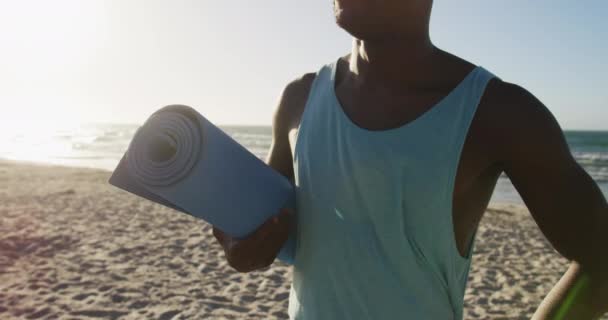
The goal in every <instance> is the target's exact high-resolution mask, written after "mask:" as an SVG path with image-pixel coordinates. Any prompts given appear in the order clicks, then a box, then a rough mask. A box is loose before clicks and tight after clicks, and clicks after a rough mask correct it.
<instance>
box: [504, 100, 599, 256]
mask: <svg viewBox="0 0 608 320" xmlns="http://www.w3.org/2000/svg"><path fill="white" fill-rule="evenodd" d="M521 90H523V89H521ZM518 94H519V95H520V96H519V97H518V98H516V99H514V103H517V105H514V106H513V112H515V113H516V115H517V116H518V119H519V121H518V122H513V123H512V125H513V126H514V129H513V130H510V133H511V137H509V138H508V139H505V140H504V141H505V142H504V143H503V147H504V150H503V155H502V163H503V168H504V171H505V173H506V174H507V176H508V177H509V178H510V180H511V182H512V183H513V186H514V187H515V188H516V190H517V191H518V193H519V194H520V195H521V197H522V199H523V200H524V202H525V204H526V206H527V207H528V209H529V210H530V213H531V214H532V216H533V218H534V219H535V221H536V222H537V224H538V226H539V228H540V229H541V231H542V232H543V234H544V235H545V236H546V237H547V239H548V240H549V241H550V242H551V243H552V244H553V246H554V247H555V248H556V249H557V250H558V251H559V252H560V253H561V254H562V255H564V256H566V257H567V258H569V259H578V258H580V257H583V256H585V257H588V256H589V255H590V254H592V253H591V252H590V250H591V248H592V247H593V245H592V244H593V243H594V242H595V241H597V240H599V239H598V238H597V237H598V236H599V234H598V233H597V232H596V230H597V227H598V225H605V224H606V221H605V219H603V218H602V217H601V211H602V210H603V211H605V210H606V209H605V208H606V200H605V199H604V197H603V195H602V193H601V191H600V190H599V187H598V186H597V184H596V183H595V182H594V181H593V179H592V178H591V177H590V176H589V174H587V172H585V170H584V169H583V168H582V167H581V166H580V165H579V164H578V163H577V162H576V160H575V159H574V157H573V156H572V153H571V151H570V149H569V147H568V144H567V142H566V139H565V136H564V134H563V131H562V129H561V127H560V126H559V124H558V122H557V120H556V119H555V117H554V116H553V115H552V114H551V112H550V111H549V110H548V109H547V108H546V107H545V106H544V105H543V104H542V103H541V102H540V101H538V99H536V98H535V97H533V96H532V95H531V94H530V93H529V92H527V91H525V90H523V92H519V93H518ZM606 227H608V226H606Z"/></svg>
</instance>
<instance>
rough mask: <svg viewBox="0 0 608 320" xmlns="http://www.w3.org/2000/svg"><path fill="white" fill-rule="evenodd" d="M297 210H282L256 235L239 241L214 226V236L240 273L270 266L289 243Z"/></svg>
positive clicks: (256, 232) (260, 228)
mask: <svg viewBox="0 0 608 320" xmlns="http://www.w3.org/2000/svg"><path fill="white" fill-rule="evenodd" d="M293 219H294V214H293V210H291V209H288V208H283V209H281V211H280V213H279V214H277V215H275V216H273V217H271V218H269V219H268V220H266V221H265V222H264V223H263V224H262V225H261V226H259V227H258V228H257V229H256V230H255V231H254V232H252V233H251V234H249V235H248V236H246V237H245V238H242V239H236V238H233V237H230V236H229V235H227V234H225V233H224V232H222V231H221V230H220V229H218V228H216V227H215V226H213V236H214V237H215V238H216V239H217V241H218V242H219V244H220V245H221V246H222V248H223V249H224V253H225V255H226V260H227V261H228V264H229V265H230V266H231V267H233V268H234V269H235V270H236V271H238V272H250V271H253V270H258V269H262V268H265V267H268V266H270V265H271V264H272V263H273V262H274V259H275V258H276V257H277V255H278V254H279V251H281V248H282V247H283V245H284V244H285V242H286V241H287V237H288V236H289V231H290V226H291V224H292V223H294V222H293Z"/></svg>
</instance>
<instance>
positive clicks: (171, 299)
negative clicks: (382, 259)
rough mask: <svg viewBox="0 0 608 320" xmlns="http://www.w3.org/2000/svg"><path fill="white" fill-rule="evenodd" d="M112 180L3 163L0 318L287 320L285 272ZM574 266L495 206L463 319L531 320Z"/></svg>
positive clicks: (509, 210) (95, 173) (509, 211)
mask: <svg viewBox="0 0 608 320" xmlns="http://www.w3.org/2000/svg"><path fill="white" fill-rule="evenodd" d="M109 175H110V172H108V171H102V170H96V169H82V168H68V167H58V166H45V165H33V164H25V163H18V162H9V161H0V319H163V320H168V319H287V318H288V317H287V305H288V292H289V286H290V281H291V270H290V268H289V267H288V266H286V265H284V264H282V263H281V262H275V263H274V264H273V265H272V266H271V267H269V268H267V269H265V270H260V271H256V272H251V273H246V274H245V273H238V272H236V271H235V270H233V269H232V268H230V267H229V266H228V264H227V263H226V261H225V258H224V253H223V251H221V248H220V247H219V245H218V244H217V243H216V242H215V239H214V238H213V236H212V234H211V228H210V226H209V225H207V224H206V223H205V222H203V221H201V220H197V219H195V218H193V217H190V216H188V215H186V214H182V213H178V212H175V211H173V210H171V209H168V208H165V207H162V206H160V205H156V204H153V203H152V202H149V201H146V200H143V199H141V198H138V197H135V196H133V195H131V194H128V193H126V192H124V191H121V190H118V189H117V188H114V187H112V186H110V185H108V184H107V179H108V177H109ZM567 265H568V264H567V261H566V260H565V259H563V258H562V257H560V255H559V254H557V253H556V252H555V251H554V250H553V249H552V247H551V246H550V244H549V243H548V242H547V241H546V240H545V238H544V237H543V236H542V234H541V233H540V231H539V230H538V228H537V227H536V225H535V223H534V221H533V220H532V219H531V218H530V216H529V213H528V212H527V210H526V208H525V207H523V206H519V205H510V204H492V205H491V207H490V208H489V209H488V211H487V213H486V216H485V218H484V219H483V221H482V223H481V226H480V229H479V231H478V236H477V241H476V245H475V252H474V257H473V265H472V269H471V273H470V280H469V284H468V289H467V295H466V304H465V319H529V318H530V317H531V316H532V314H533V312H534V310H535V309H536V307H537V306H538V304H539V303H540V301H541V300H542V298H543V297H544V295H545V294H546V293H547V292H548V291H549V290H550V288H551V287H552V286H553V284H554V283H555V282H556V281H557V280H558V279H559V277H560V276H561V275H562V273H563V272H564V271H565V270H566V268H567ZM604 319H608V317H605V318H604Z"/></svg>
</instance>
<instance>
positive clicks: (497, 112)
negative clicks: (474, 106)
mask: <svg viewBox="0 0 608 320" xmlns="http://www.w3.org/2000/svg"><path fill="white" fill-rule="evenodd" d="M480 107H482V108H483V109H484V110H485V112H484V114H485V115H486V116H485V117H484V119H485V120H486V121H489V122H491V124H492V126H494V127H496V128H503V129H506V128H514V127H520V128H521V126H526V125H534V126H537V125H542V123H543V122H546V121H547V120H551V119H549V118H552V115H551V112H550V111H549V110H548V109H547V107H546V106H545V105H544V104H543V103H542V102H541V101H540V100H539V99H538V98H537V97H536V96H534V95H533V94H532V93H531V92H530V91H528V90H527V89H526V88H524V87H522V86H520V85H518V84H515V83H510V82H506V81H503V80H501V79H499V78H496V77H495V78H493V79H491V80H490V82H488V85H487V87H486V90H485V92H484V95H483V97H482V99H481V101H480Z"/></svg>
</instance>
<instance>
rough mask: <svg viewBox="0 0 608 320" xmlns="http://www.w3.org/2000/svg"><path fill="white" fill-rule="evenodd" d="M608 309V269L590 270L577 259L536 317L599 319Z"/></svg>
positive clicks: (546, 299) (556, 319) (540, 307)
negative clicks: (583, 266) (577, 261)
mask: <svg viewBox="0 0 608 320" xmlns="http://www.w3.org/2000/svg"><path fill="white" fill-rule="evenodd" d="M606 312H608V270H596V271H594V272H587V271H585V270H584V268H582V267H581V266H580V265H579V264H578V263H576V262H573V263H572V264H571V265H570V268H568V271H566V273H565V274H564V276H563V277H562V278H561V279H560V280H559V282H558V283H557V284H556V285H555V287H553V289H551V291H550V292H549V294H548V295H547V296H546V297H545V299H544V300H543V302H542V303H541V305H540V306H539V308H538V310H537V311H536V313H535V314H534V316H533V317H532V319H533V320H545V319H551V320H562V319H564V320H565V319H577V320H587V319H597V318H599V317H600V316H601V315H603V314H604V313H606Z"/></svg>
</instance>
